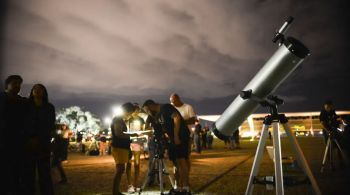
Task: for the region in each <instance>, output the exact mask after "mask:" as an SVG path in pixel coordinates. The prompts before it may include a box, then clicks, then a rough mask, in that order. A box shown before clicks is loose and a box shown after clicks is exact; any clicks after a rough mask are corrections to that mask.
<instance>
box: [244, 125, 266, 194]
mask: <svg viewBox="0 0 350 195" xmlns="http://www.w3.org/2000/svg"><path fill="white" fill-rule="evenodd" d="M269 127H270V125H265V124H264V125H263V128H262V130H261V137H260V140H259V144H258V147H257V150H256V154H255V158H254V162H253V167H252V170H251V172H250V176H249V181H248V186H247V189H246V192H245V195H251V194H252V193H253V187H254V186H253V182H254V178H255V176H257V174H258V171H259V168H260V163H261V160H262V157H263V154H264V147H265V143H266V138H267V135H268V132H269Z"/></svg>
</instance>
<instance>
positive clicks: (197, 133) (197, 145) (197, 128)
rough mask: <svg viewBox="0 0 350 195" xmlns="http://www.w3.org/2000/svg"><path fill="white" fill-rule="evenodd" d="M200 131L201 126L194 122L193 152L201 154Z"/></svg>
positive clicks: (197, 121)
mask: <svg viewBox="0 0 350 195" xmlns="http://www.w3.org/2000/svg"><path fill="white" fill-rule="evenodd" d="M201 131H202V125H201V124H200V123H199V120H196V123H195V127H194V134H193V142H194V148H195V151H196V152H197V153H198V154H200V153H201V152H202V144H201V141H202V140H201Z"/></svg>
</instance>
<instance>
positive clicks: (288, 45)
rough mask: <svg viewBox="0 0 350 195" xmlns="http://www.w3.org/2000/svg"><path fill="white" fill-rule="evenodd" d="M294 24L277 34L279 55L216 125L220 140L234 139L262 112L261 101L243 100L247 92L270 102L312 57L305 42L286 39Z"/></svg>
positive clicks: (212, 129)
mask: <svg viewBox="0 0 350 195" xmlns="http://www.w3.org/2000/svg"><path fill="white" fill-rule="evenodd" d="M292 21H293V18H292V17H289V18H288V19H287V20H286V21H285V23H284V24H283V25H282V27H281V28H280V29H279V30H278V31H277V32H276V34H275V36H274V38H273V40H272V42H274V43H276V42H278V45H279V46H278V49H277V51H276V52H275V53H274V54H273V55H272V57H271V58H270V59H269V60H268V61H267V62H266V63H265V65H264V66H263V67H262V68H261V69H260V71H259V72H258V73H257V74H256V75H255V76H254V77H253V79H252V80H251V81H250V82H249V83H248V85H247V86H245V87H244V89H243V91H242V93H241V94H240V95H238V96H237V97H236V98H235V99H234V101H233V102H232V103H231V104H230V106H229V107H227V109H226V110H225V111H224V112H223V114H222V115H221V116H220V118H219V119H218V120H217V121H216V122H215V123H214V124H213V125H212V127H211V131H212V132H213V133H214V134H215V135H216V137H218V138H220V139H226V138H227V137H229V136H231V135H232V134H233V133H234V131H236V130H237V129H238V127H239V126H240V125H241V124H242V123H243V121H244V120H246V118H247V117H248V116H249V115H250V114H251V113H253V112H254V111H256V109H257V108H258V106H259V101H254V98H243V96H244V93H243V92H247V91H250V93H252V94H254V97H255V99H256V98H257V99H266V98H267V97H268V96H269V95H270V94H272V93H273V92H275V91H276V89H277V88H278V87H279V86H280V85H281V83H283V81H284V80H285V79H286V78H287V77H288V76H289V75H290V74H291V73H292V72H293V71H294V70H295V69H296V68H297V67H298V66H299V65H300V64H301V63H302V62H303V61H304V59H305V58H306V57H307V56H309V55H310V51H309V49H308V48H307V47H306V46H304V44H303V43H302V42H300V41H299V40H297V39H295V38H293V37H290V36H289V37H285V35H284V34H285V33H286V31H287V30H288V28H289V25H290V24H291V22H292ZM241 95H242V96H241Z"/></svg>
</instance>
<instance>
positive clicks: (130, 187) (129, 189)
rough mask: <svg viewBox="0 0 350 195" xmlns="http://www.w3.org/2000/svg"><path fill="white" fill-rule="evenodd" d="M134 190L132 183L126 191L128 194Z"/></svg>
mask: <svg viewBox="0 0 350 195" xmlns="http://www.w3.org/2000/svg"><path fill="white" fill-rule="evenodd" d="M135 192H136V191H135V187H134V186H133V185H129V187H128V193H129V194H133V193H135Z"/></svg>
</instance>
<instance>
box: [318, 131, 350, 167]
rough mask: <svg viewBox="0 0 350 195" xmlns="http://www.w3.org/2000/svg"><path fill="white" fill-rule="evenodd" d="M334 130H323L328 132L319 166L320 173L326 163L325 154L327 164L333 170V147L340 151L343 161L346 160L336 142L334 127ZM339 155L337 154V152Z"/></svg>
mask: <svg viewBox="0 0 350 195" xmlns="http://www.w3.org/2000/svg"><path fill="white" fill-rule="evenodd" d="M333 131H334V132H333V133H332V132H328V131H327V132H325V133H328V139H327V145H326V149H325V151H324V156H323V161H322V166H321V173H322V172H323V171H324V167H325V164H326V160H327V156H328V158H329V165H330V168H331V170H332V171H333V170H334V161H333V160H334V159H333V158H334V156H333V152H334V147H336V148H337V149H338V152H340V155H341V158H342V160H344V161H347V158H346V156H345V154H344V152H343V150H342V148H341V146H340V144H339V142H338V140H337V139H336V136H335V131H337V130H336V129H334V130H333ZM338 155H339V154H338Z"/></svg>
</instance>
